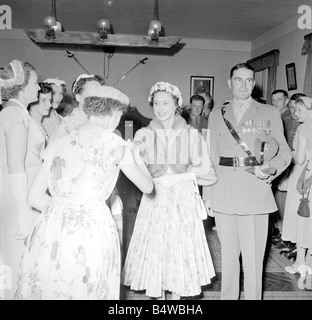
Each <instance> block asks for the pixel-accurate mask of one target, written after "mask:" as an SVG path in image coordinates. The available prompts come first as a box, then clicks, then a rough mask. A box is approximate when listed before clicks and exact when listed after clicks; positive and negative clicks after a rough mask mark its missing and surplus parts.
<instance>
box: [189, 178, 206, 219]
mask: <svg viewBox="0 0 312 320" xmlns="http://www.w3.org/2000/svg"><path fill="white" fill-rule="evenodd" d="M193 185H194V197H195V210H196V212H197V214H198V216H199V218H200V219H201V220H206V219H207V217H208V214H207V210H206V206H205V203H204V201H203V199H202V197H201V195H200V193H199V189H198V184H197V180H196V178H195V179H194V180H193Z"/></svg>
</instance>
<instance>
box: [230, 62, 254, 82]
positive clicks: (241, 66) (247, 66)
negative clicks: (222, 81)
mask: <svg viewBox="0 0 312 320" xmlns="http://www.w3.org/2000/svg"><path fill="white" fill-rule="evenodd" d="M238 69H248V70H251V71H252V72H253V74H254V75H255V69H254V68H253V67H252V66H251V65H250V64H249V63H246V62H242V63H238V64H236V65H235V66H234V67H233V68H232V69H231V72H230V79H231V78H232V76H233V73H234V71H236V70H238Z"/></svg>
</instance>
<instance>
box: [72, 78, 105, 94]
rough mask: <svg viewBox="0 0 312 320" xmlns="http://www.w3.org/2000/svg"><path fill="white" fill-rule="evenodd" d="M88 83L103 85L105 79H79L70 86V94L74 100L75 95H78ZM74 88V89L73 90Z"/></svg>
mask: <svg viewBox="0 0 312 320" xmlns="http://www.w3.org/2000/svg"><path fill="white" fill-rule="evenodd" d="M89 81H97V82H98V83H100V84H101V85H103V84H105V79H104V78H103V77H101V76H98V75H95V76H94V77H86V78H83V77H82V78H80V79H79V80H78V81H77V80H75V81H74V82H73V84H72V87H71V91H72V94H73V96H74V98H75V96H76V94H79V93H81V92H82V90H83V86H84V85H85V83H86V82H89ZM74 87H75V88H74Z"/></svg>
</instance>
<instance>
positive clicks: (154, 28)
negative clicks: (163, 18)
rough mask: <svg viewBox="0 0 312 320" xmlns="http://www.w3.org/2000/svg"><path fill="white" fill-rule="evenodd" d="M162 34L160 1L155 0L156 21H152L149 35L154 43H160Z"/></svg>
mask: <svg viewBox="0 0 312 320" xmlns="http://www.w3.org/2000/svg"><path fill="white" fill-rule="evenodd" d="M160 32H161V22H160V21H159V5H158V0H154V20H151V22H150V24H149V27H148V31H147V35H148V36H149V37H150V39H151V41H152V42H153V43H157V42H158V41H159V34H160Z"/></svg>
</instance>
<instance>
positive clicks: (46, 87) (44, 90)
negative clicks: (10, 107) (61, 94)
mask: <svg viewBox="0 0 312 320" xmlns="http://www.w3.org/2000/svg"><path fill="white" fill-rule="evenodd" d="M38 85H39V87H40V90H39V91H38V96H37V97H38V100H37V101H35V102H32V103H30V104H29V105H28V109H29V108H31V107H32V106H35V105H36V104H39V98H40V95H41V94H48V93H51V96H52V94H53V90H52V85H51V84H50V83H46V82H39V83H38Z"/></svg>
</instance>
